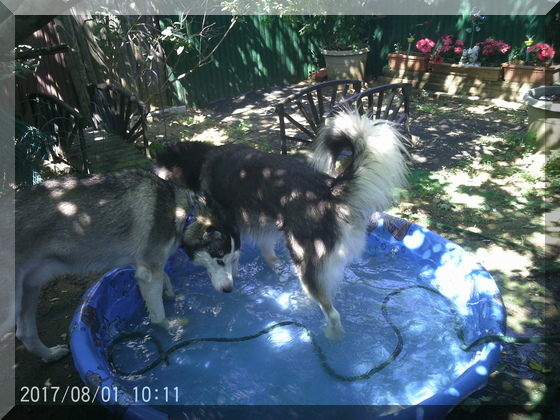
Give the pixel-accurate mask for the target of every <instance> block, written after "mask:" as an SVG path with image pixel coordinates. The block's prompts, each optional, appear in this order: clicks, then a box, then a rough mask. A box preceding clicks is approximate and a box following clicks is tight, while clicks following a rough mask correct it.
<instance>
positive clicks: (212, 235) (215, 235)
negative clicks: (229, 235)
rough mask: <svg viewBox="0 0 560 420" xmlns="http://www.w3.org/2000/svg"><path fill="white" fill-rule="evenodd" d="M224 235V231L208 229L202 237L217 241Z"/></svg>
mask: <svg viewBox="0 0 560 420" xmlns="http://www.w3.org/2000/svg"><path fill="white" fill-rule="evenodd" d="M221 237H222V233H221V232H220V231H218V230H207V231H206V232H204V235H202V239H203V240H204V241H208V242H211V241H217V240H218V239H221Z"/></svg>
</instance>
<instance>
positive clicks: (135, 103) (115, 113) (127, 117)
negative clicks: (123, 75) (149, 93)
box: [86, 83, 149, 172]
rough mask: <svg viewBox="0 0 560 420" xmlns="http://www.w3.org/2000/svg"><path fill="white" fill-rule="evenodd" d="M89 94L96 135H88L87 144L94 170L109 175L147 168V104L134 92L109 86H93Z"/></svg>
mask: <svg viewBox="0 0 560 420" xmlns="http://www.w3.org/2000/svg"><path fill="white" fill-rule="evenodd" d="M88 92H89V95H90V103H91V112H92V116H93V117H92V119H93V126H94V128H95V130H96V131H94V132H91V133H88V134H87V136H86V141H87V150H88V156H89V158H90V160H91V161H92V165H93V166H94V170H95V171H96V172H106V171H108V170H117V169H121V168H124V167H127V166H144V165H146V164H147V162H148V158H149V150H148V138H147V135H146V129H147V121H146V120H147V118H146V117H147V114H148V107H147V106H146V104H144V102H142V101H141V100H140V99H139V98H137V97H136V96H134V95H132V94H131V93H130V92H127V91H126V90H124V89H121V88H118V87H116V86H111V85H108V84H106V83H100V84H90V85H88ZM93 162H96V163H95V164H94V163H93Z"/></svg>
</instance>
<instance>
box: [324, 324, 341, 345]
mask: <svg viewBox="0 0 560 420" xmlns="http://www.w3.org/2000/svg"><path fill="white" fill-rule="evenodd" d="M325 337H327V338H328V339H329V340H331V341H342V337H344V329H343V328H342V325H340V326H337V327H334V326H332V325H328V326H327V328H325Z"/></svg>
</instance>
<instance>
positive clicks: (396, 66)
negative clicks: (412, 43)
mask: <svg viewBox="0 0 560 420" xmlns="http://www.w3.org/2000/svg"><path fill="white" fill-rule="evenodd" d="M388 56H389V67H391V68H392V69H393V70H405V71H429V70H430V56H429V55H428V54H423V53H410V54H407V53H405V52H398V53H390V54H388Z"/></svg>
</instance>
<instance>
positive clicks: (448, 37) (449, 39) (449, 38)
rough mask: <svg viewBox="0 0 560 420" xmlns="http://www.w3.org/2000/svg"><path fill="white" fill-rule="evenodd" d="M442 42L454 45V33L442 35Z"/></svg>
mask: <svg viewBox="0 0 560 420" xmlns="http://www.w3.org/2000/svg"><path fill="white" fill-rule="evenodd" d="M441 42H442V43H443V45H444V46H450V45H453V35H444V36H442V37H441Z"/></svg>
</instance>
